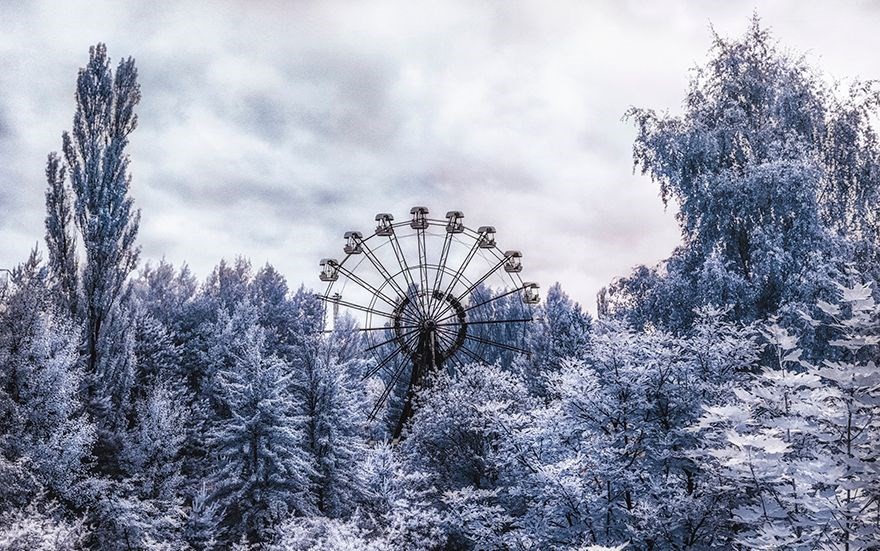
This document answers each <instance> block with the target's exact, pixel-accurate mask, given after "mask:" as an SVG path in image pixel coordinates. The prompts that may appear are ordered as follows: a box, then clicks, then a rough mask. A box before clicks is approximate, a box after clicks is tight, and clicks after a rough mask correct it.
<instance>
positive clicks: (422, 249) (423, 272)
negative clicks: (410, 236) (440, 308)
mask: <svg viewBox="0 0 880 551" xmlns="http://www.w3.org/2000/svg"><path fill="white" fill-rule="evenodd" d="M416 242H417V245H418V250H419V283H420V285H421V287H420V288H419V300H420V302H421V304H422V310H423V311H424V312H425V313H428V312H429V310H428V306H429V302H428V301H429V298H430V295H429V294H428V250H427V246H426V245H425V228H423V227H419V228H416Z"/></svg>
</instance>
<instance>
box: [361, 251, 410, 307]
mask: <svg viewBox="0 0 880 551" xmlns="http://www.w3.org/2000/svg"><path fill="white" fill-rule="evenodd" d="M360 245H361V249H362V250H363V251H364V256H366V257H367V260H369V261H370V263H371V264H372V265H373V267H374V268H376V270H377V271H378V272H379V274H381V275H382V277H384V278H385V281H387V282H388V284H389V285H391V286H392V287H393V288H394V290H395V292H396V293H397V294H398V295H399V296H400V298H401V299H403V298H406V292H405V291H404V290H403V289H401V287H400V285H399V284H398V283H397V281H396V280H395V279H394V278H393V277H391V272H389V271H388V268H386V267H385V265H384V264H382V262H381V261H380V260H379V257H377V256H376V253H374V252H373V249H371V248H370V247H369V246H368V245H367V243H366V241H365V240H361V241H360Z"/></svg>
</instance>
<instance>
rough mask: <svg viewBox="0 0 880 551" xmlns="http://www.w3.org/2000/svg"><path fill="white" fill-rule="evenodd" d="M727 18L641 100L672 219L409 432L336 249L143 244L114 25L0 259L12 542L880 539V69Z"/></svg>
mask: <svg viewBox="0 0 880 551" xmlns="http://www.w3.org/2000/svg"><path fill="white" fill-rule="evenodd" d="M709 39H710V40H709V42H710V44H711V46H710V49H709V52H708V57H707V58H706V59H707V60H708V61H707V62H706V63H704V64H702V65H700V66H699V67H698V68H696V69H695V70H694V71H693V72H692V74H691V75H690V84H689V87H688V90H687V93H686V95H685V97H684V98H683V100H682V104H681V113H680V114H677V115H672V114H669V113H667V112H664V111H658V110H655V109H651V108H643V107H633V108H631V109H630V110H629V111H627V112H626V113H625V114H622V115H623V117H624V121H625V123H626V124H629V125H631V127H632V128H633V129H634V131H635V139H634V143H633V163H634V165H633V166H634V169H635V170H636V171H638V172H640V173H643V174H645V175H647V176H648V177H649V178H650V180H651V181H652V182H653V184H654V185H656V186H657V188H658V191H659V200H662V201H663V202H664V203H665V204H666V205H667V207H668V209H669V210H670V211H671V212H674V213H675V216H676V220H677V222H678V225H679V228H680V232H681V242H680V245H679V246H678V247H677V248H676V249H675V250H674V251H672V253H671V255H670V256H669V257H668V258H666V259H665V260H664V261H663V262H661V263H660V264H658V265H656V266H637V267H635V268H634V269H633V270H632V271H631V273H629V274H622V275H621V277H619V278H617V279H615V280H614V281H611V282H609V283H608V284H607V286H606V287H605V288H603V289H602V290H601V291H600V293H599V295H598V308H597V311H598V314H597V315H596V316H595V318H594V317H593V316H591V315H590V314H589V313H588V312H587V311H586V310H585V309H584V308H582V307H581V306H580V305H579V304H577V303H576V302H575V301H574V300H572V299H571V298H570V297H569V296H568V295H567V294H566V292H565V291H564V290H563V289H562V288H561V287H560V286H559V285H558V284H557V285H554V286H552V287H550V288H549V289H548V290H547V291H546V293H545V294H544V296H542V297H541V298H542V301H541V303H540V305H538V306H537V311H538V313H539V315H538V316H537V320H536V321H535V322H534V323H530V324H528V326H527V330H526V335H525V340H526V344H527V346H528V348H529V350H530V352H531V353H530V354H529V355H528V356H516V357H512V356H510V355H499V356H498V357H497V358H493V359H491V360H492V361H491V362H488V361H487V362H485V363H484V362H479V361H473V362H466V363H464V364H463V365H461V366H460V367H459V368H458V369H457V370H456V372H455V373H454V376H452V375H449V374H447V373H445V372H439V373H436V374H433V375H432V378H431V381H430V384H425V385H424V386H422V387H421V388H420V389H419V391H418V393H417V394H416V396H415V401H414V403H415V405H416V407H415V409H414V411H415V413H414V415H412V417H411V418H410V419H409V420H408V421H407V423H406V426H405V427H404V429H403V433H402V435H401V437H400V438H392V437H391V426H390V425H389V422H388V419H387V418H385V417H382V416H379V417H376V418H370V417H371V416H370V415H369V411H370V408H371V406H372V404H373V403H374V402H375V394H376V392H377V387H376V386H375V385H367V384H364V382H363V380H362V379H363V374H364V373H365V372H369V371H370V370H371V369H373V368H374V367H375V366H374V365H373V364H374V363H375V362H374V361H373V360H371V358H370V357H369V356H365V355H364V354H362V350H363V343H362V341H361V339H362V338H363V333H361V332H358V330H357V329H358V328H357V326H356V324H355V323H354V322H353V320H351V319H348V318H344V317H343V318H341V319H339V320H337V322H336V323H335V324H334V325H333V328H332V331H325V310H324V305H323V303H322V302H321V301H320V300H319V298H318V296H317V295H316V294H315V293H316V292H319V289H318V288H317V284H318V281H317V278H316V277H315V276H316V275H317V270H316V274H314V275H310V276H303V282H302V284H300V282H299V281H296V282H289V281H288V280H287V279H286V278H285V276H283V275H282V274H281V273H279V272H278V271H277V270H276V269H275V268H274V267H273V266H272V265H269V264H266V265H262V266H259V265H254V264H253V263H252V262H251V261H249V260H248V259H247V257H246V256H238V257H234V256H231V257H230V258H228V259H225V260H219V263H218V264H217V266H216V268H214V270H213V271H212V272H211V273H210V274H209V275H208V276H207V278H206V279H204V280H203V281H201V280H198V279H197V278H196V277H195V276H194V275H193V274H192V273H191V271H190V269H189V268H188V267H187V266H186V265H185V264H183V265H179V266H175V265H172V264H171V263H169V262H166V261H165V260H161V261H158V262H157V261H145V260H144V259H142V258H141V256H140V248H139V245H138V226H139V220H140V211H139V210H138V208H137V206H136V198H134V197H133V196H132V194H131V187H130V186H131V181H132V180H131V172H132V171H131V167H130V158H129V154H128V152H127V149H126V148H127V146H128V144H129V139H130V137H131V136H132V134H133V133H134V132H135V131H136V127H137V121H138V119H137V107H138V103H139V101H140V99H141V96H140V94H141V89H140V85H139V81H138V71H137V67H136V64H135V61H134V60H133V59H132V58H123V59H121V60H120V61H118V62H116V63H113V62H111V58H110V57H109V53H108V51H107V49H106V47H105V46H104V45H103V44H97V45H95V46H93V47H92V48H91V49H90V50H89V52H88V60H87V63H86V64H85V66H84V67H83V68H82V69H81V70H80V71H79V74H78V75H77V76H76V82H75V103H74V104H73V105H72V108H73V113H74V114H73V121H72V126H71V128H70V130H69V131H68V132H64V133H63V135H62V140H61V148H60V152H53V153H49V154H48V158H47V162H46V165H45V177H46V188H45V205H46V212H45V240H44V243H41V244H40V245H39V246H38V247H36V248H34V250H33V252H32V253H31V254H30V255H29V257H28V258H23V259H21V263H20V264H19V265H18V266H16V267H14V268H12V269H11V270H10V271H9V272H8V273H6V274H3V275H0V548H2V549H10V550H22V551H24V550H75V549H100V550H117V549H120V550H121V549H125V550H135V549H138V550H140V549H144V550H147V549H149V550H198V551H207V550H219V549H234V550H246V549H265V550H352V551H354V550H373V551H380V550H389V551H390V550H443V549H446V550H458V549H462V550H471V549H472V550H493V549H502V550H503V549H509V550H563V549H572V550H583V551H586V550H592V551H602V550H604V551H612V550H618V551H621V550H624V549H626V550H646V551H654V550H682V549H694V550H702V549H787V550H807V549H829V550H831V549H833V550H856V549H866V550H867V549H880V462H878V459H877V456H878V450H880V369H878V367H877V361H878V356H880V353H878V345H880V305H878V301H880V291H878V288H877V281H878V277H880V215H878V213H880V210H878V197H880V142H878V135H877V130H876V124H877V120H878V119H877V117H878V115H880V86H878V84H877V83H876V82H873V81H853V82H852V83H851V84H848V85H847V86H842V85H839V84H832V83H830V81H829V79H827V78H826V77H825V75H823V74H822V73H821V71H820V70H819V68H817V67H815V66H812V65H810V64H808V63H807V62H806V61H805V59H804V57H803V56H801V55H799V54H797V53H793V52H790V51H788V50H786V49H785V48H784V47H783V46H782V45H780V44H779V43H778V42H777V40H776V39H775V38H774V36H773V35H772V33H771V32H770V31H769V30H768V29H767V28H766V27H765V26H763V25H762V23H761V22H760V20H759V19H758V18H757V16H756V17H755V18H754V19H753V20H752V21H751V22H750V23H749V24H748V26H747V28H746V30H745V32H744V33H743V34H742V35H740V36H735V37H724V36H720V35H718V34H715V33H714V32H713V33H711V34H710V36H709ZM46 149H47V150H49V149H51V144H48V145H47V147H46ZM34 168H35V170H39V169H38V168H37V167H34ZM21 192H22V193H30V191H29V190H26V189H25V190H22V191H21ZM368 214H369V216H372V213H368ZM236 252H237V251H230V253H231V254H233V255H234V254H235V253H236ZM316 261H317V259H316ZM486 292H492V291H491V290H487V291H486ZM493 338H495V339H498V340H503V339H504V338H505V336H504V335H503V334H498V335H495V336H494V337H493Z"/></svg>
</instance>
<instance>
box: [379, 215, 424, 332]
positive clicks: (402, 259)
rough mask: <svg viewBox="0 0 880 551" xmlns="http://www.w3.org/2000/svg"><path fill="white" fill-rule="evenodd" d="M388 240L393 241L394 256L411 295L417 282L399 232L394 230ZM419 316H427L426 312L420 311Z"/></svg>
mask: <svg viewBox="0 0 880 551" xmlns="http://www.w3.org/2000/svg"><path fill="white" fill-rule="evenodd" d="M388 240H389V241H390V242H391V248H392V249H393V250H394V256H395V257H396V258H397V263H398V264H399V265H400V270H401V271H402V272H403V278H404V279H405V280H406V284H407V286H408V288H407V292H406V296H407V297H409V296H410V293H411V292H412V291H411V290H412V289H415V286H416V284H415V282H413V279H412V275H410V273H409V265H407V263H406V256H404V254H403V249H402V248H401V247H400V241H398V239H397V233H396V232H393V233H391V235H389V236H388ZM419 317H420V318H421V319H423V318H424V317H425V312H422V311H420V312H419Z"/></svg>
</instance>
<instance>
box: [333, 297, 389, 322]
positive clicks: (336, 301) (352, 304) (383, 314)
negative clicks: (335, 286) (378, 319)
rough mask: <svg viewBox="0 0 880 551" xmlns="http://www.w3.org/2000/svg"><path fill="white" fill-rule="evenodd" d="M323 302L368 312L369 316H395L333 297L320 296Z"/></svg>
mask: <svg viewBox="0 0 880 551" xmlns="http://www.w3.org/2000/svg"><path fill="white" fill-rule="evenodd" d="M318 296H319V298H320V299H321V300H323V301H324V302H329V303H331V304H339V305H340V306H345V307H346V308H351V309H352V310H359V311H361V312H366V313H368V314H376V315H377V316H384V317H386V318H389V319H394V314H389V313H388V312H383V311H381V310H376V309H375V308H372V307H370V306H361V305H360V304H355V303H354V302H347V301H345V300H342V299H337V298H333V297H325V296H323V295H318Z"/></svg>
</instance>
